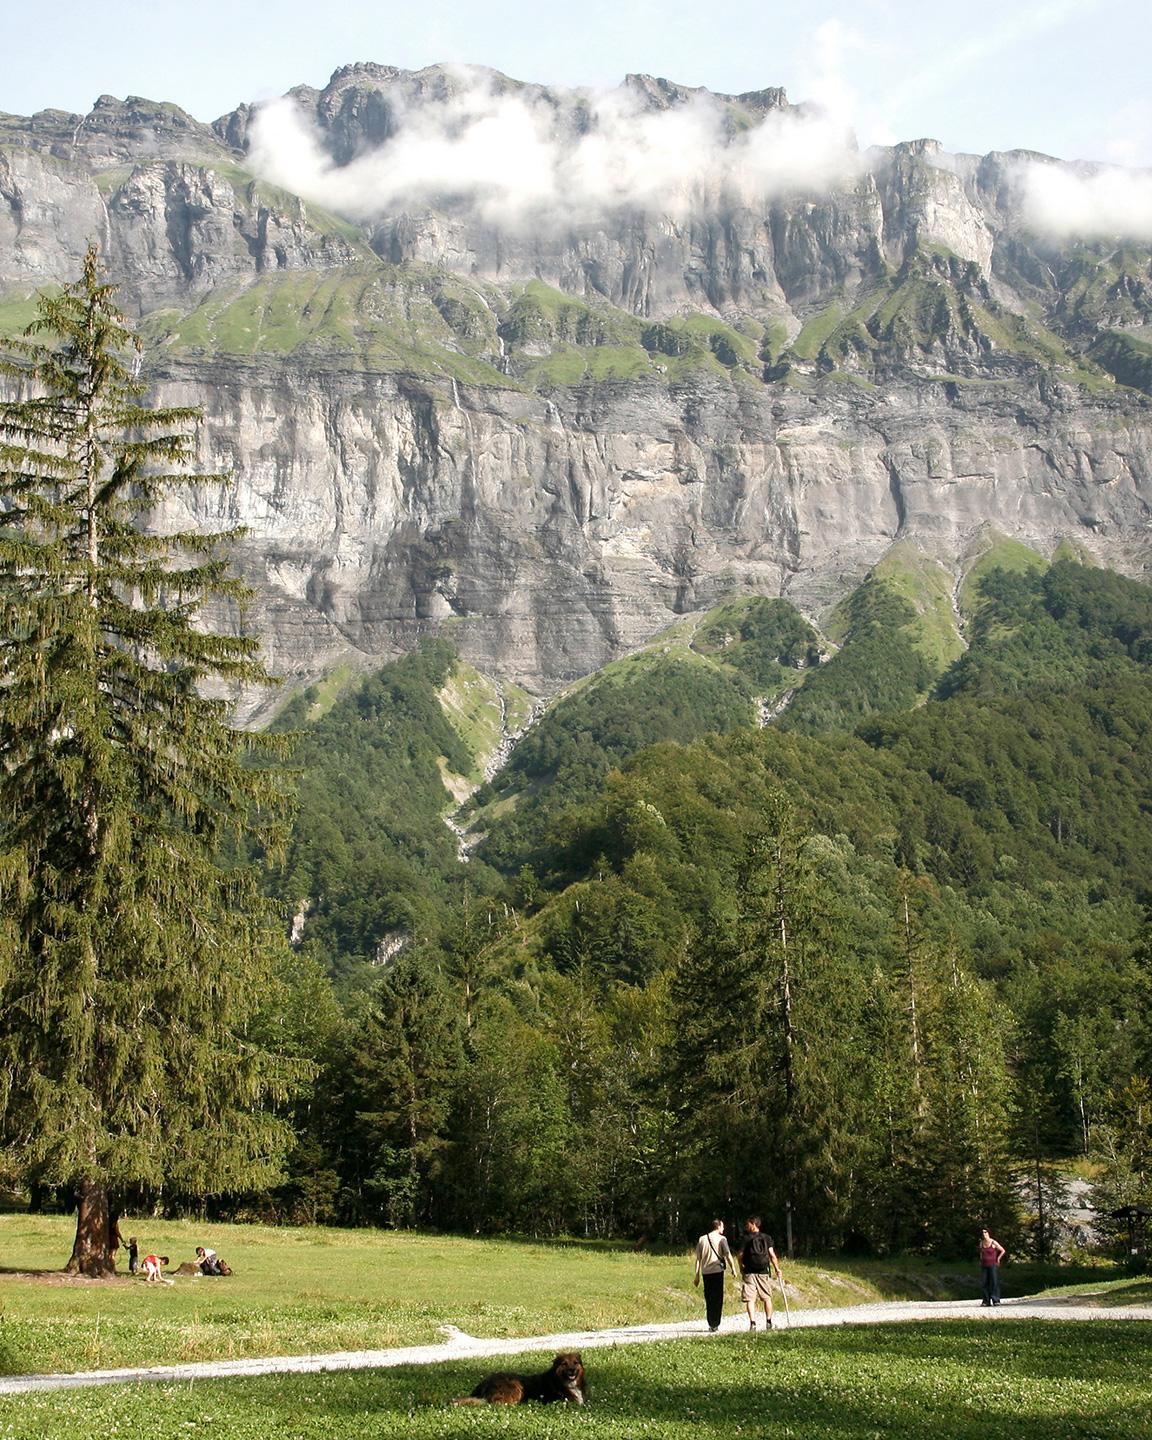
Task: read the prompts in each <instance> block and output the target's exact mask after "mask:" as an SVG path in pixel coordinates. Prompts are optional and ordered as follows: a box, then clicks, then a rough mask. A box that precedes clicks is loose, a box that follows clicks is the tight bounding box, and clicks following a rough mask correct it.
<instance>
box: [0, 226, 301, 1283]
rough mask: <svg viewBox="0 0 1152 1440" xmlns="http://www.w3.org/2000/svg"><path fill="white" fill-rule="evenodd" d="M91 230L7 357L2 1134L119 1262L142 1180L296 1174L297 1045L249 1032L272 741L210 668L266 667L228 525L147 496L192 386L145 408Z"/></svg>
mask: <svg viewBox="0 0 1152 1440" xmlns="http://www.w3.org/2000/svg"><path fill="white" fill-rule="evenodd" d="M136 348H137V342H136V341H135V340H134V337H133V335H132V333H131V331H130V330H129V328H128V326H127V324H126V322H125V320H124V317H123V316H122V315H121V314H120V313H119V311H118V309H117V307H116V304H115V301H114V287H112V286H111V285H109V284H108V283H106V282H105V281H104V279H103V278H102V273H101V267H100V262H99V256H98V253H97V250H96V248H95V246H92V247H90V248H89V250H88V253H87V255H86V257H85V260H84V269H83V274H82V277H81V278H80V280H78V281H77V282H76V283H74V284H72V285H69V286H67V287H65V288H64V289H63V291H62V292H61V293H59V294H57V295H54V296H45V297H43V298H42V299H41V300H40V302H39V305H38V310H37V318H36V319H35V320H34V321H33V323H32V324H31V325H30V326H29V327H28V330H27V331H26V332H25V334H24V338H22V339H19V340H16V341H13V342H11V344H10V345H9V347H8V353H7V355H6V356H4V357H3V359H2V360H0V374H2V376H3V379H4V381H5V382H6V386H7V388H8V389H9V393H10V394H13V393H14V394H15V395H16V396H17V398H15V399H10V400H7V401H6V402H4V403H3V404H0V1137H2V1139H3V1142H4V1144H5V1146H6V1149H7V1152H8V1157H9V1159H10V1160H14V1161H15V1163H16V1164H17V1166H18V1167H19V1168H20V1170H21V1171H22V1173H23V1174H24V1175H25V1177H27V1178H28V1179H29V1180H30V1181H34V1182H37V1183H39V1184H51V1185H58V1186H66V1187H69V1188H70V1189H71V1190H72V1191H73V1192H74V1193H75V1195H76V1200H77V1228H76V1240H75V1246H74V1250H73V1254H72V1258H71V1261H70V1262H69V1266H68V1268H69V1269H71V1270H74V1271H79V1272H81V1273H84V1274H86V1275H92V1276H98V1275H104V1274H108V1273H111V1271H112V1270H113V1269H114V1254H113V1248H112V1246H113V1233H112V1232H113V1229H114V1226H113V1221H114V1216H115V1212H116V1209H117V1208H118V1206H119V1204H120V1203H121V1202H122V1201H124V1200H125V1199H128V1198H130V1197H131V1196H132V1195H134V1194H135V1195H138V1194H140V1193H147V1194H151V1195H153V1196H157V1195H162V1194H165V1193H167V1194H172V1193H175V1194H178V1195H181V1196H192V1195H199V1196H203V1195H208V1194H221V1193H229V1192H235V1191H238V1190H242V1189H247V1188H249V1187H259V1186H264V1185H266V1184H268V1183H271V1182H274V1181H275V1180H276V1179H277V1178H278V1173H279V1166H280V1160H281V1157H282V1154H283V1152H284V1149H285V1146H286V1144H287V1141H288V1139H289V1136H288V1134H287V1129H286V1126H285V1125H284V1123H283V1121H282V1120H280V1119H279V1118H277V1116H276V1114H275V1112H274V1109H273V1104H274V1102H275V1100H276V1099H277V1098H278V1097H280V1096H282V1095H283V1094H284V1093H286V1091H287V1090H288V1089H289V1088H290V1087H291V1084H292V1080H293V1074H294V1072H295V1067H294V1065H293V1064H292V1062H290V1061H288V1060H286V1059H283V1058H281V1057H277V1056H275V1055H273V1054H271V1053H269V1052H268V1051H267V1050H266V1049H265V1048H264V1047H263V1046H262V1045H261V1044H260V1043H259V1041H258V1040H257V1039H256V1038H255V1032H254V1031H253V1032H252V1033H249V1032H250V1027H251V1022H252V1021H253V1019H254V1017H255V1014H256V1007H257V1006H258V1004H259V1000H260V996H261V991H262V988H263V984H264V980H265V977H266V974H267V967H268V963H269V960H270V957H271V955H272V953H273V949H274V946H275V944H276V943H277V940H276V935H277V928H278V927H276V926H275V925H274V924H273V923H272V917H271V916H270V915H269V913H268V911H267V908H266V906H265V905H264V904H263V902H262V901H261V900H260V898H259V896H258V892H257V890H256V887H255V884H254V880H253V876H252V874H251V872H250V871H249V870H248V869H247V868H246V867H243V866H239V865H233V866H226V865H223V864H222V863H221V862H220V859H219V856H220V854H221V847H222V846H223V845H225V844H226V843H227V842H228V840H229V837H232V838H233V840H235V839H236V838H237V837H242V836H245V835H247V836H248V837H250V839H254V840H255V841H256V842H257V843H261V842H262V841H263V840H267V838H268V837H269V835H270V833H271V831H272V830H273V829H274V828H275V824H276V820H277V817H278V815H279V814H280V813H281V812H282V809H283V803H282V802H283V793H282V789H281V782H280V780H279V779H278V775H277V772H276V770H275V768H274V767H269V766H263V767H257V766H249V765H247V764H246V763H245V759H246V756H247V755H248V753H249V752H250V751H252V750H253V749H259V748H262V745H264V744H266V743H267V742H262V741H261V740H260V739H259V738H258V737H254V736H251V735H246V734H243V733H241V732H239V731H237V730H234V729H232V728H230V727H229V725H228V724H227V707H226V703H225V702H224V701H223V700H221V699H218V698H210V697H209V695H208V693H207V687H209V686H211V685H215V686H216V688H217V690H219V689H220V688H221V686H222V685H228V684H232V685H236V684H241V683H245V682H254V681H259V680H261V679H266V678H267V677H266V676H265V675H264V672H263V670H262V667H261V666H260V664H259V661H258V659H257V657H256V654H255V642H253V641H251V640H249V639H245V638H240V637H237V636H223V635H217V634H211V633H205V632H204V631H203V630H202V629H200V628H198V626H197V616H198V613H199V611H200V609H201V607H202V606H203V604H204V603H205V602H206V601H209V600H211V601H213V602H217V603H220V604H222V605H224V606H228V605H231V606H233V607H235V606H236V605H238V604H240V603H241V602H242V599H243V594H244V590H243V587H242V586H241V585H240V584H239V583H238V582H237V581H236V580H234V579H232V578H229V576H228V574H227V569H226V561H225V560H223V559H221V558H218V557H217V555H216V548H217V546H218V544H219V543H220V542H221V541H224V540H227V539H229V538H231V537H230V536H228V535H214V536H204V535H200V534H196V533H174V534H159V533H155V531H153V530H145V529H144V528H143V522H144V520H145V519H146V517H147V516H148V515H149V514H150V512H155V509H156V507H157V506H158V505H159V503H160V502H161V500H162V499H163V498H164V496H165V495H166V494H167V492H169V491H170V489H171V488H172V487H173V486H174V485H177V484H179V483H181V482H186V481H187V480H188V479H190V478H194V479H195V481H196V483H198V484H203V483H205V482H208V481H219V480H220V479H221V478H222V477H219V476H195V477H189V476H187V475H186V473H185V471H186V467H187V466H188V465H189V463H190V462H191V459H192V440H191V437H190V434H189V427H190V426H191V425H192V424H193V422H194V421H195V420H196V419H197V418H198V412H197V411H195V410H190V409H171V408H169V409H150V408H148V407H147V406H146V404H145V403H144V387H143V385H142V384H141V383H140V382H139V381H138V380H137V378H136V368H135V366H134V363H133V362H134V358H135V357H134V354H133V352H134V349H136Z"/></svg>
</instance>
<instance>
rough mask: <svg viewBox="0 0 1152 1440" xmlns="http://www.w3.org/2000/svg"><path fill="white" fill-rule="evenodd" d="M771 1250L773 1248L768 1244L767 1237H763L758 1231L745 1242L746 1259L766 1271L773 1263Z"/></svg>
mask: <svg viewBox="0 0 1152 1440" xmlns="http://www.w3.org/2000/svg"><path fill="white" fill-rule="evenodd" d="M771 1249H772V1246H771V1245H770V1244H769V1243H768V1237H767V1235H763V1234H761V1233H760V1232H759V1231H757V1232H756V1234H755V1235H749V1237H748V1239H747V1240H746V1241H745V1242H744V1255H745V1258H746V1259H748V1260H751V1262H752V1263H753V1265H759V1266H761V1267H762V1268H763V1269H765V1270H767V1269H768V1266H769V1265H770V1264H771V1263H772V1258H771V1255H770V1254H769V1252H770V1251H771Z"/></svg>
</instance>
